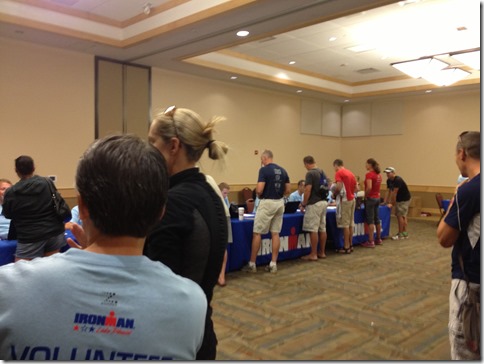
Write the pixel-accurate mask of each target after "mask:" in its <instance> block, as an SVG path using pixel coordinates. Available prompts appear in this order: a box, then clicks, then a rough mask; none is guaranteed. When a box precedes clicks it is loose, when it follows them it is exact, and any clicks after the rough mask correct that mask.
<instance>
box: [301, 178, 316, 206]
mask: <svg viewBox="0 0 484 364" xmlns="http://www.w3.org/2000/svg"><path fill="white" fill-rule="evenodd" d="M312 189H313V186H312V185H309V184H306V186H305V187H304V195H303V196H304V198H303V200H302V201H301V211H304V209H305V208H306V206H307V204H308V201H309V196H311V190H312Z"/></svg>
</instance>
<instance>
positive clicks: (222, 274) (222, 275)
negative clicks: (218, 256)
mask: <svg viewBox="0 0 484 364" xmlns="http://www.w3.org/2000/svg"><path fill="white" fill-rule="evenodd" d="M227 255H228V254H227V250H225V253H224V261H223V262H222V269H221V270H220V274H219V276H218V284H219V285H221V286H225V269H226V267H227Z"/></svg>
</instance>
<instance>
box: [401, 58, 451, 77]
mask: <svg viewBox="0 0 484 364" xmlns="http://www.w3.org/2000/svg"><path fill="white" fill-rule="evenodd" d="M391 65H392V66H393V67H395V68H396V69H397V70H399V71H401V72H403V73H406V74H407V75H409V76H410V77H412V78H425V77H424V76H425V75H427V74H430V73H433V72H437V71H440V70H442V69H444V68H445V67H448V66H449V64H448V63H445V62H442V61H440V60H438V59H437V58H432V57H429V58H422V59H416V60H413V61H406V62H397V63H392V64H391Z"/></svg>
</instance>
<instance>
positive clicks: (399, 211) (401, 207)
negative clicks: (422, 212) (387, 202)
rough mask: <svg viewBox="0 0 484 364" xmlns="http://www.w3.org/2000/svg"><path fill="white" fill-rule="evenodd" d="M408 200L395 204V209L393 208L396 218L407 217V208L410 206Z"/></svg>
mask: <svg viewBox="0 0 484 364" xmlns="http://www.w3.org/2000/svg"><path fill="white" fill-rule="evenodd" d="M410 201H411V199H410V200H408V201H400V202H397V207H396V208H395V214H396V215H397V216H407V214H408V208H409V206H410Z"/></svg>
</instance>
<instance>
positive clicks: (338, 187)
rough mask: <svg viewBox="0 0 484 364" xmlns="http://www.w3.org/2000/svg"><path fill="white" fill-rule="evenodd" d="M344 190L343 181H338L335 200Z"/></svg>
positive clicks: (334, 194) (334, 193)
mask: <svg viewBox="0 0 484 364" xmlns="http://www.w3.org/2000/svg"><path fill="white" fill-rule="evenodd" d="M342 189H343V182H342V181H337V182H336V187H335V189H334V192H333V198H336V196H338V195H339V193H340V191H341V190H342Z"/></svg>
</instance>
